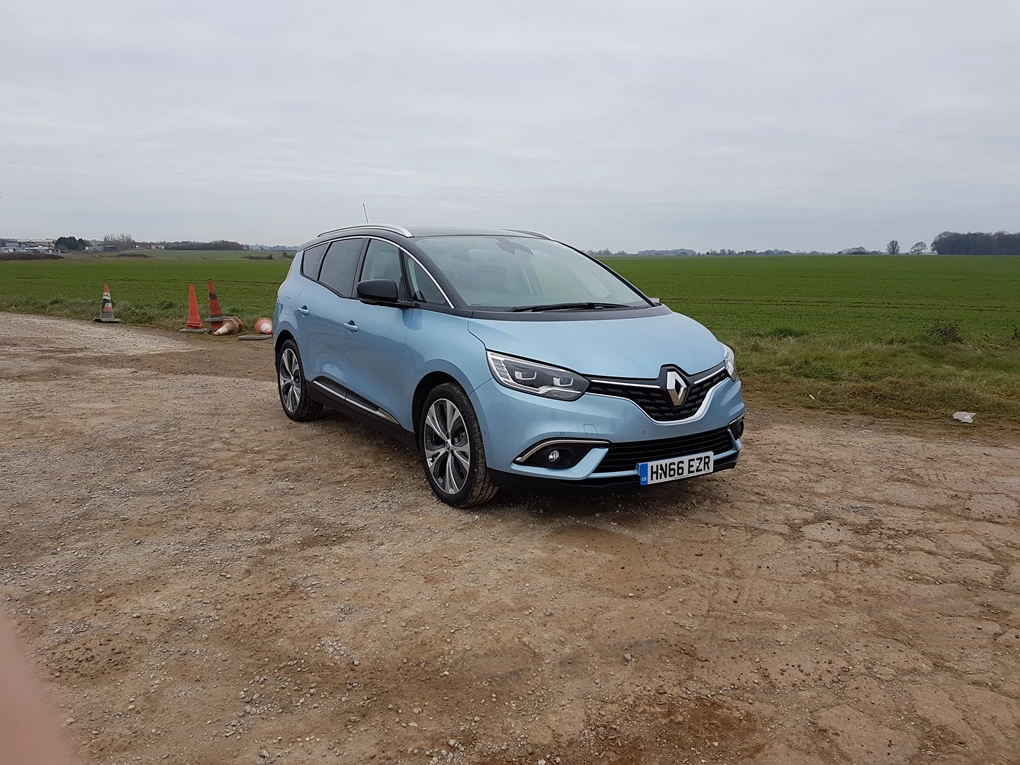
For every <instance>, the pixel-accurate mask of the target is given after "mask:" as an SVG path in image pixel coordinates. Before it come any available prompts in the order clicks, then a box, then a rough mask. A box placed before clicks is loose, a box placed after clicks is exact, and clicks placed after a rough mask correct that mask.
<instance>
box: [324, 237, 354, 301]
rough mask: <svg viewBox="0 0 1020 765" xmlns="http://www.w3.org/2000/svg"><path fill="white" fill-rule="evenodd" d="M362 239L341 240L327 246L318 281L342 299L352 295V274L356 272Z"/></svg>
mask: <svg viewBox="0 0 1020 765" xmlns="http://www.w3.org/2000/svg"><path fill="white" fill-rule="evenodd" d="M364 242H365V240H364V239H341V240H339V241H337V242H333V243H332V244H331V245H330V246H329V252H327V253H326V258H325V260H323V261H322V270H321V271H320V272H319V281H320V282H321V283H322V284H324V285H326V286H327V287H329V288H330V289H331V290H333V291H334V292H335V293H337V294H338V295H341V296H342V297H351V296H352V295H353V294H354V272H355V271H357V270H358V259H359V258H360V257H361V248H362V246H363V245H364Z"/></svg>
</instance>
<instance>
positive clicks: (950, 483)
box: [0, 314, 1020, 765]
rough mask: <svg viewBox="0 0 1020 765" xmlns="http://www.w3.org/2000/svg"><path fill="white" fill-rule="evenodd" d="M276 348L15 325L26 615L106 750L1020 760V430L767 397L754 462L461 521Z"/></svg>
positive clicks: (6, 497) (12, 401)
mask: <svg viewBox="0 0 1020 765" xmlns="http://www.w3.org/2000/svg"><path fill="white" fill-rule="evenodd" d="M271 361H272V348H271V345H270V344H267V343H239V342H236V340H234V339H225V340H222V341H217V340H215V339H211V338H204V337H179V336H177V335H175V334H174V333H166V332H158V331H150V330H139V329H133V328H130V327H125V326H118V327H99V326H93V325H90V324H87V323H80V322H71V321H63V320H55V319H42V318H34V317H25V316H10V315H7V314H3V315H0V427H2V428H3V432H4V435H5V437H4V439H3V441H2V442H0V486H2V487H3V490H2V494H0V517H2V518H3V519H4V524H3V526H2V527H0V602H2V603H3V608H4V610H5V611H6V612H7V613H9V614H10V615H11V616H12V617H13V619H14V620H15V622H16V624H17V625H18V627H19V630H20V632H21V634H22V636H23V638H24V639H25V640H26V642H27V644H28V645H29V648H30V651H31V652H32V654H33V656H34V658H35V660H36V662H37V663H38V665H39V666H40V668H41V671H42V672H43V674H44V675H45V677H46V678H47V680H48V683H49V687H50V690H51V693H52V698H53V700H54V704H55V705H56V706H57V707H58V708H59V709H60V713H61V720H62V721H63V722H64V724H65V726H66V728H67V732H68V735H69V736H70V737H71V738H72V740H73V742H74V743H75V745H76V746H77V747H78V749H79V751H80V752H81V753H82V756H83V759H84V760H86V761H89V762H100V763H120V762H125V761H132V760H134V759H135V758H141V759H143V760H159V759H161V758H166V759H167V760H168V761H171V762H194V763H210V764H211V763H222V762H225V761H227V762H229V761H233V760H234V759H235V758H236V759H237V760H239V761H247V762H252V763H255V762H258V763H263V764H266V763H270V762H284V761H285V762H294V763H302V762H311V761H315V762H320V761H323V760H326V761H332V762H341V763H348V762H368V761H369V760H370V759H371V760H373V761H376V762H392V763H422V764H423V765H426V764H427V763H430V762H433V760H434V761H435V762H437V763H438V762H454V763H456V762H462V763H490V764H491V763H511V762H517V763H538V762H540V761H541V760H545V762H546V763H547V765H553V763H557V762H559V763H618V764H619V765H623V764H624V763H683V762H690V763H700V762H733V763H737V762H739V763H759V764H760V765H763V764H765V763H838V762H853V763H873V762H951V763H964V762H1010V761H1014V762H1015V761H1016V760H1015V757H1016V753H1017V744H1016V742H1017V741H1018V740H1020V680H1018V678H1020V637H1018V636H1020V603H1018V600H1017V591H1018V589H1020V585H1018V582H1020V578H1018V577H1020V573H1018V572H1020V525H1018V524H1020V519H1018V517H1017V507H1018V505H1017V499H1018V497H1020V478H1018V476H1020V443H1018V442H1017V440H1016V438H1015V436H1010V435H997V436H987V435H980V432H979V431H975V430H974V429H968V430H962V429H961V430H955V431H954V430H939V431H937V432H935V433H934V434H931V433H925V432H923V431H922V429H921V428H920V427H916V428H914V427H904V426H902V425H896V426H886V425H884V424H882V423H879V422H874V421H870V420H866V419H864V418H848V417H826V416H821V415H815V414H810V415H800V414H789V413H785V414H784V413H768V412H762V411H757V410H756V409H755V406H754V402H753V401H752V402H751V406H752V414H751V415H750V417H749V419H748V435H747V440H746V443H747V450H746V454H745V458H744V460H743V461H742V463H741V465H740V467H739V468H738V469H737V470H735V471H732V472H729V473H723V474H719V475H717V476H713V477H710V478H707V479H699V480H696V481H691V482H685V483H680V484H673V485H666V486H662V487H658V488H655V489H652V490H650V491H644V492H625V493H597V494H587V493H586V494H578V495H570V494H567V495H554V496H540V495H511V496H506V497H501V498H500V500H499V501H497V502H496V503H495V504H494V505H492V506H491V507H487V508H484V509H482V510H479V511H474V512H463V511H458V510H454V509H451V508H449V507H447V506H445V505H442V504H441V503H439V502H437V501H435V500H434V499H433V498H432V496H431V494H430V493H429V491H428V487H427V485H426V484H425V481H424V479H423V477H422V476H421V472H420V469H419V468H418V466H417V463H416V461H415V457H414V455H413V454H412V453H411V452H410V451H408V450H407V449H405V448H403V447H401V446H399V445H396V444H394V443H392V442H389V441H387V440H385V439H383V438H381V437H380V436H377V435H375V434H374V433H372V432H370V431H368V430H366V429H364V428H362V427H361V426H359V425H357V424H355V423H353V422H351V421H349V420H347V419H345V418H343V417H341V416H339V415H332V416H328V417H326V418H324V419H322V420H320V421H317V422H315V423H311V424H307V425H298V424H296V423H292V422H290V421H289V420H287V419H286V418H285V417H284V416H283V414H282V412H281V411H280V407H279V403H278V401H277V399H276V392H275V388H274V385H273V372H272V365H271ZM1010 758H1013V759H1012V760H1011V759H1010Z"/></svg>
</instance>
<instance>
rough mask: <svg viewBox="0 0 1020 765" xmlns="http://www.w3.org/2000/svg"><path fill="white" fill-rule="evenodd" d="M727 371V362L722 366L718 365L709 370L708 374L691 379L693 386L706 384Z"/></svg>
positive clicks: (704, 373) (703, 373)
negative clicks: (705, 382)
mask: <svg viewBox="0 0 1020 765" xmlns="http://www.w3.org/2000/svg"><path fill="white" fill-rule="evenodd" d="M725 370H726V362H725V361H724V362H723V363H722V364H716V365H715V366H714V367H712V368H711V369H709V370H708V371H707V372H702V373H701V377H697V378H693V379H691V385H696V384H697V383H699V382H704V381H705V380H707V379H708V378H709V377H714V376H715V375H717V374H719V373H720V372H723V371H725ZM726 376H727V377H729V374H728V373H727V375H726ZM720 382H722V381H721V380H720Z"/></svg>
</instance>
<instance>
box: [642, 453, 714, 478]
mask: <svg viewBox="0 0 1020 765" xmlns="http://www.w3.org/2000/svg"><path fill="white" fill-rule="evenodd" d="M714 463H715V455H714V454H713V453H712V452H703V453H701V454H691V455H688V456H686V457H670V458H669V459H666V460H655V462H642V463H640V464H638V466H637V467H638V475H639V476H640V477H641V485H642V486H649V485H651V484H653V483H665V482H666V481H679V480H680V479H681V478H693V477H694V476H696V475H707V474H708V473H711V472H712V470H713V464H714Z"/></svg>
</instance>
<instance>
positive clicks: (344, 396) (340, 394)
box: [312, 380, 347, 401]
mask: <svg viewBox="0 0 1020 765" xmlns="http://www.w3.org/2000/svg"><path fill="white" fill-rule="evenodd" d="M312 385H315V386H317V387H319V388H322V390H324V391H326V393H328V394H330V395H331V396H334V397H336V398H338V399H340V400H341V401H346V400H347V391H345V390H337V389H336V388H334V387H333V386H331V385H326V384H325V383H321V382H319V381H318V380H312Z"/></svg>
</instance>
